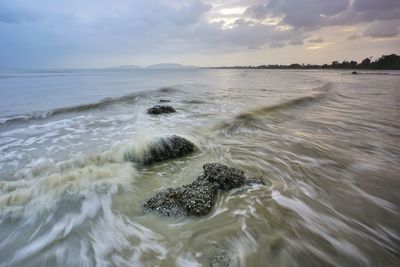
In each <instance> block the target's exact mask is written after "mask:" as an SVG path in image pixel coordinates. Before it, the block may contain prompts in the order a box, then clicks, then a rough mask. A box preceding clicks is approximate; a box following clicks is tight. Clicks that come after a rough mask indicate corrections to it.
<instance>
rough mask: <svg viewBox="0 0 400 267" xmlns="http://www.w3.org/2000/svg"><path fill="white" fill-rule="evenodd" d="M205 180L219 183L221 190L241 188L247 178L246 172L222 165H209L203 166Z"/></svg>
mask: <svg viewBox="0 0 400 267" xmlns="http://www.w3.org/2000/svg"><path fill="white" fill-rule="evenodd" d="M203 169H204V175H205V179H207V180H209V181H210V182H217V183H218V184H219V186H220V189H221V190H230V189H233V188H237V187H241V186H242V185H243V184H244V180H245V179H246V177H245V176H244V172H243V171H241V170H239V169H235V168H231V167H228V166H225V165H222V164H220V163H207V164H205V165H204V166H203Z"/></svg>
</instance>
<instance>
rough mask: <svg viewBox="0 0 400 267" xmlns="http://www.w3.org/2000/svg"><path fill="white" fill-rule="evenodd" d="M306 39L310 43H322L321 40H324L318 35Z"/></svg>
mask: <svg viewBox="0 0 400 267" xmlns="http://www.w3.org/2000/svg"><path fill="white" fill-rule="evenodd" d="M308 41H309V42H310V43H314V44H320V43H323V42H324V39H322V38H321V37H319V38H314V39H308Z"/></svg>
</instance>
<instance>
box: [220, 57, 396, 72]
mask: <svg viewBox="0 0 400 267" xmlns="http://www.w3.org/2000/svg"><path fill="white" fill-rule="evenodd" d="M371 59H372V57H367V58H365V59H363V60H362V61H361V63H357V61H354V60H351V61H347V60H344V61H342V62H341V63H340V62H339V61H337V60H335V61H333V62H332V63H331V64H323V65H310V64H306V65H305V64H298V63H294V64H290V65H260V66H248V67H247V66H235V67H221V68H228V69H244V68H246V69H247V68H251V69H387V70H400V55H396V54H391V55H383V56H381V57H380V58H378V59H376V60H375V61H372V60H371Z"/></svg>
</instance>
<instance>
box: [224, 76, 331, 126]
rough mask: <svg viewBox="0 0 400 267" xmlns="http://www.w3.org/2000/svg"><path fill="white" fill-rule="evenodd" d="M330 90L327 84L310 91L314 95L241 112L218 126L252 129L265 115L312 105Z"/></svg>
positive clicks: (329, 85)
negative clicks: (313, 92)
mask: <svg viewBox="0 0 400 267" xmlns="http://www.w3.org/2000/svg"><path fill="white" fill-rule="evenodd" d="M330 89H331V84H330V83H327V84H325V85H323V86H321V87H318V88H315V89H314V90H312V91H317V92H318V93H316V94H313V95H307V96H302V97H299V98H295V99H291V100H288V101H284V102H281V103H278V104H276V105H271V106H263V107H261V108H258V109H255V110H251V111H246V112H243V113H241V114H239V115H237V116H236V117H234V118H233V119H232V120H231V121H229V122H225V123H223V124H222V125H220V127H219V128H228V129H230V130H235V129H238V128H240V127H242V126H243V125H246V126H250V125H252V126H253V127H256V125H254V123H253V122H257V121H258V120H259V119H260V118H262V117H264V116H265V115H267V114H271V113H275V112H280V111H285V110H289V109H296V108H300V107H303V106H307V105H310V104H313V103H315V102H318V101H320V100H321V99H323V98H324V97H326V95H327V93H328V92H329V91H330Z"/></svg>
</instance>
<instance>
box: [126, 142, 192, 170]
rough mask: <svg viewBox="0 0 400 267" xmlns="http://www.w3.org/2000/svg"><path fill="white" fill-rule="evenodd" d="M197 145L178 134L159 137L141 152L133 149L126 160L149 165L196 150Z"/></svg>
mask: <svg viewBox="0 0 400 267" xmlns="http://www.w3.org/2000/svg"><path fill="white" fill-rule="evenodd" d="M195 147H196V146H195V145H194V144H193V143H192V142H190V141H189V140H187V139H185V138H183V137H180V136H177V135H172V136H167V137H162V138H158V139H157V140H154V141H153V142H150V143H149V144H147V145H146V146H145V148H144V149H142V150H141V151H140V153H139V152H137V151H133V152H132V153H129V154H126V155H125V158H126V160H129V161H133V162H137V163H140V164H143V165H149V164H152V163H155V162H159V161H163V160H167V159H174V158H179V157H182V156H185V155H187V154H190V153H192V152H194V150H195Z"/></svg>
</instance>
